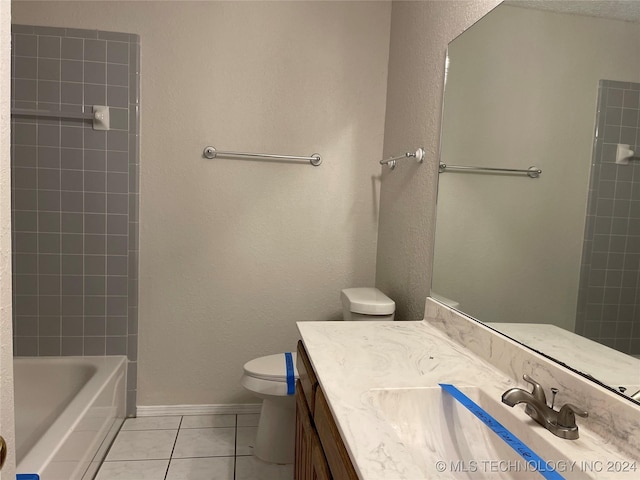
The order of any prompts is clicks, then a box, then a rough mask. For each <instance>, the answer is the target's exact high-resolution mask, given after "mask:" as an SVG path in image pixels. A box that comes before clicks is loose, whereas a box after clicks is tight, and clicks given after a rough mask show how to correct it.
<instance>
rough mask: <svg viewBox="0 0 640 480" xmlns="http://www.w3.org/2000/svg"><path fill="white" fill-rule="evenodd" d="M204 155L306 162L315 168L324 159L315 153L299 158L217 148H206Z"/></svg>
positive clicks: (206, 156) (207, 156)
mask: <svg viewBox="0 0 640 480" xmlns="http://www.w3.org/2000/svg"><path fill="white" fill-rule="evenodd" d="M202 155H203V156H204V157H205V158H216V157H218V156H221V157H250V158H265V159H279V160H306V161H307V162H309V163H310V164H311V165H313V166H314V167H317V166H318V165H320V164H321V163H322V158H321V157H320V154H319V153H314V154H312V155H311V156H309V157H298V156H295V155H272V154H268V153H245V152H222V151H220V150H216V148H215V147H212V146H207V147H204V151H203V152H202Z"/></svg>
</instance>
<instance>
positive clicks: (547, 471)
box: [440, 383, 564, 480]
mask: <svg viewBox="0 0 640 480" xmlns="http://www.w3.org/2000/svg"><path fill="white" fill-rule="evenodd" d="M440 387H441V388H442V389H443V390H444V391H445V392H447V393H448V394H450V395H451V396H452V397H453V398H455V399H456V400H457V401H458V402H460V403H461V404H462V405H463V406H464V407H465V408H466V409H467V410H469V411H470V412H471V413H473V414H474V415H475V416H476V417H478V418H479V419H480V420H481V421H482V422H483V423H484V424H485V425H486V426H487V427H489V428H490V429H491V430H493V431H494V432H495V433H496V434H497V435H498V436H499V437H500V438H501V439H502V440H503V441H504V442H505V443H506V444H507V445H509V446H510V447H511V448H513V449H514V450H515V451H516V452H517V453H518V454H519V455H520V456H521V457H522V458H524V459H525V460H526V461H527V463H528V464H529V465H530V466H531V467H532V468H534V469H535V470H537V471H538V473H539V474H540V475H542V476H543V477H544V478H546V479H547V480H564V477H563V476H562V475H560V474H559V473H558V472H557V471H555V470H553V469H552V468H551V465H550V464H549V462H545V461H544V460H543V459H542V458H541V457H540V456H539V455H538V454H537V453H536V452H534V451H533V450H531V449H530V448H529V447H528V446H527V445H525V444H524V443H523V442H522V441H521V440H520V439H519V438H518V437H516V436H515V435H514V434H513V433H511V432H510V431H509V430H507V428H505V427H504V426H503V425H502V424H501V423H500V422H498V421H497V420H496V419H495V418H493V417H492V416H491V415H489V414H488V413H487V412H486V411H485V410H484V409H483V408H482V407H481V406H480V405H478V404H477V403H475V402H474V401H473V400H471V399H470V398H469V397H467V396H466V395H465V394H464V393H462V392H461V391H460V390H458V389H457V388H456V387H454V386H453V385H450V384H446V383H441V384H440Z"/></svg>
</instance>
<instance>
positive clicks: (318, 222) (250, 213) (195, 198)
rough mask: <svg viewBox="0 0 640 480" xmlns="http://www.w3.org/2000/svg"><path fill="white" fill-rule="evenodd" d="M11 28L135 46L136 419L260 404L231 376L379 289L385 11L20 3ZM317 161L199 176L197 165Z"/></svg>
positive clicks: (295, 5) (217, 167) (363, 6)
mask: <svg viewBox="0 0 640 480" xmlns="http://www.w3.org/2000/svg"><path fill="white" fill-rule="evenodd" d="M14 11H15V22H17V23H26V24H35V25H49V26H66V27H78V28H90V29H91V28H95V29H100V30H112V31H126V32H132V33H137V34H139V35H140V43H141V59H142V66H141V71H142V101H141V138H142V144H141V212H140V311H139V313H140V317H139V349H140V351H139V367H138V368H139V372H138V373H139V385H138V387H139V390H138V393H139V404H140V405H165V404H182V403H184V404H190V403H191V404H198V403H204V404H207V403H213V404H215V403H234V402H244V401H254V400H253V399H252V398H251V396H249V395H248V394H246V393H244V392H243V390H242V389H241V388H240V387H239V385H238V380H239V378H240V376H241V374H242V365H243V363H244V362H246V361H247V360H249V359H251V358H254V357H256V356H259V355H264V354H267V353H274V352H282V351H284V350H286V349H289V350H291V349H294V348H295V342H296V339H297V338H298V334H297V329H296V327H295V322H296V321H297V320H325V319H337V318H340V315H341V306H340V297H339V291H340V289H342V288H346V287H350V286H367V285H372V284H373V283H374V279H375V256H376V241H377V216H378V195H379V188H380V185H379V178H378V175H379V173H380V166H379V165H378V163H377V162H378V160H379V159H380V155H381V153H382V139H383V130H384V111H385V92H386V79H387V64H388V47H389V28H390V11H391V5H390V4H389V3H386V2H131V3H128V2H68V3H67V2H41V3H38V2H17V3H16V4H15V6H14ZM210 144H211V145H214V146H215V147H217V148H218V149H221V150H236V151H249V152H251V151H258V152H271V153H284V154H298V155H310V154H312V153H314V152H318V153H320V154H321V155H322V156H323V159H324V163H323V164H322V166H320V167H318V168H315V167H311V166H308V165H290V164H284V163H265V162H255V161H246V160H244V161H243V160H224V159H217V160H206V159H203V158H202V156H201V155H202V149H203V147H204V146H206V145H210Z"/></svg>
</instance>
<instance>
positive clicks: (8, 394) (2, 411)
mask: <svg viewBox="0 0 640 480" xmlns="http://www.w3.org/2000/svg"><path fill="white" fill-rule="evenodd" d="M10 85H11V4H10V3H9V2H7V1H4V0H0V435H2V436H3V437H4V439H5V440H6V442H7V446H8V454H7V460H6V463H5V465H4V468H3V471H2V474H0V478H2V477H4V478H5V479H11V480H12V479H14V478H15V467H16V457H15V429H14V418H13V335H12V327H11V325H12V321H11V157H10V148H11V137H10V115H11V112H10V100H11V95H10V91H11V89H10Z"/></svg>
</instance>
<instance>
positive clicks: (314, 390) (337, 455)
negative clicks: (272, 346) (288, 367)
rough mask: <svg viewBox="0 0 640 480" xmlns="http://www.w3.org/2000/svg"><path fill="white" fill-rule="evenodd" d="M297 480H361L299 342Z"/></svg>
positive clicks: (295, 467)
mask: <svg viewBox="0 0 640 480" xmlns="http://www.w3.org/2000/svg"><path fill="white" fill-rule="evenodd" d="M296 368H297V369H298V376H299V380H298V383H297V385H296V386H297V388H296V454H295V466H294V479H295V480H315V479H318V480H324V479H327V480H329V479H334V480H357V479H358V475H357V474H356V471H355V468H354V467H353V464H352V463H351V459H350V458H349V454H348V453H347V449H346V447H345V445H344V442H343V440H342V437H341V436H340V432H339V431H338V427H337V426H336V422H335V420H334V419H333V415H332V414H331V410H330V409H329V404H328V403H327V399H326V398H325V396H324V393H323V392H322V388H321V387H320V385H319V384H318V378H317V377H316V374H315V372H314V371H313V368H312V367H311V362H310V361H309V356H308V355H307V352H306V350H305V348H304V345H303V344H302V342H301V341H299V342H298V359H297V362H296Z"/></svg>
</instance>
